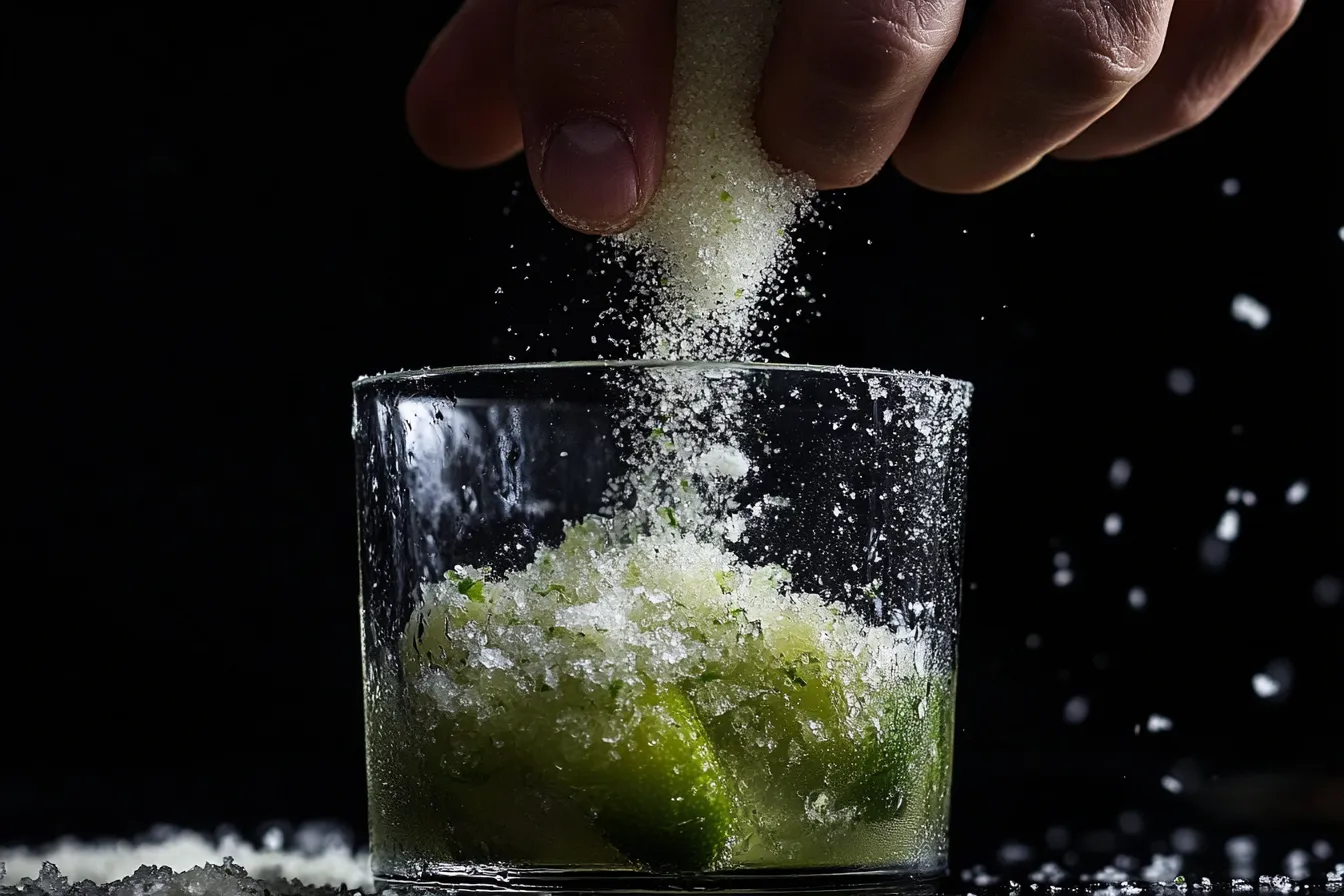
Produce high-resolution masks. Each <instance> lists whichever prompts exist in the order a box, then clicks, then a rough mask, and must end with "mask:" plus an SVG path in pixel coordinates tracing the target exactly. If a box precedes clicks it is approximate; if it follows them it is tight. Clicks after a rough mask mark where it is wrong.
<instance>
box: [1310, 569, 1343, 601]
mask: <svg viewBox="0 0 1344 896" xmlns="http://www.w3.org/2000/svg"><path fill="white" fill-rule="evenodd" d="M1341 594H1344V582H1341V581H1340V580H1339V577H1338V576H1331V575H1325V576H1321V577H1320V578H1319V579H1317V580H1316V581H1315V583H1314V584H1312V586H1311V596H1312V599H1313V600H1315V601H1316V604H1317V606H1321V607H1333V606H1336V605H1337V604H1338V603H1339V598H1340V596H1341Z"/></svg>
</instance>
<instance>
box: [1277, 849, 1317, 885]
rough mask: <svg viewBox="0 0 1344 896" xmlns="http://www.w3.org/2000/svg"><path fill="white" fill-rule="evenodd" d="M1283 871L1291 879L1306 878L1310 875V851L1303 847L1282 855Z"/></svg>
mask: <svg viewBox="0 0 1344 896" xmlns="http://www.w3.org/2000/svg"><path fill="white" fill-rule="evenodd" d="M1283 873H1284V874H1286V875H1288V876H1289V877H1291V878H1292V879H1293V880H1306V879H1307V878H1308V877H1310V876H1311V853H1309V852H1307V851H1306V850H1305V849H1294V850H1292V851H1291V852H1289V853H1288V855H1286V856H1284V857H1283Z"/></svg>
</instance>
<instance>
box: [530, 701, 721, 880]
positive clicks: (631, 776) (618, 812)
mask: <svg viewBox="0 0 1344 896" xmlns="http://www.w3.org/2000/svg"><path fill="white" fill-rule="evenodd" d="M617 712H621V713H629V714H630V723H629V725H628V727H626V733H625V735H624V736H623V737H622V738H621V739H620V740H619V741H618V742H617V743H614V744H611V745H607V744H601V743H600V744H597V745H595V746H594V747H593V749H592V750H591V751H590V752H588V753H587V754H585V755H584V756H583V757H581V758H580V759H579V760H577V761H571V762H569V763H567V764H566V765H564V766H563V767H561V768H559V769H557V771H558V783H559V784H560V785H561V786H562V787H563V788H564V789H565V790H566V791H567V795H568V796H569V798H570V799H572V800H573V801H574V802H575V803H578V804H581V805H585V806H587V807H588V808H590V809H591V811H592V813H593V817H594V818H595V820H596V823H597V826H598V828H599V829H600V830H601V831H602V832H603V833H605V834H606V836H607V838H608V839H609V840H610V841H611V842H612V843H613V844H615V845H616V847H617V848H619V849H620V850H621V852H622V853H624V854H625V855H626V856H627V857H628V858H629V859H630V860H631V861H634V862H636V863H638V864H640V865H644V866H648V867H652V868H675V869H679V870H704V869H710V868H713V867H714V866H715V865H716V864H718V863H719V862H721V861H722V860H723V858H724V857H725V853H726V850H727V847H728V845H729V841H730V837H731V835H732V833H733V829H734V809H733V803H732V800H731V799H730V795H729V793H728V790H727V788H726V786H725V781H724V777H723V770H722V769H721V767H720V766H719V763H718V761H717V759H716V758H715V755H714V750H713V747H712V746H711V745H710V741H709V737H708V736H707V735H706V733H705V729H704V726H703V725H701V723H700V720H699V719H698V718H697V717H696V714H695V709H694V707H693V706H692V705H691V702H690V701H689V700H688V699H687V697H686V695H685V694H684V693H682V692H681V691H680V690H679V689H677V688H675V687H666V686H656V685H652V684H650V685H648V686H646V687H645V689H644V692H643V693H642V694H640V695H638V696H636V697H634V698H632V699H629V700H628V701H620V702H619V704H618V709H617Z"/></svg>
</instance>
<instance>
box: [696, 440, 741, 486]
mask: <svg viewBox="0 0 1344 896" xmlns="http://www.w3.org/2000/svg"><path fill="white" fill-rule="evenodd" d="M698 466H699V468H700V470H701V471H702V472H704V473H707V474H709V475H712V476H726V477H728V478H729V479H741V478H742V477H744V476H746V475H747V473H748V472H749V471H750V470H751V461H749V460H747V456H746V455H745V454H743V453H742V452H741V451H740V450H739V449H737V448H734V447H733V446H731V445H714V446H712V447H711V448H710V449H709V450H708V451H706V452H705V453H704V454H702V455H700V458H699V463H698Z"/></svg>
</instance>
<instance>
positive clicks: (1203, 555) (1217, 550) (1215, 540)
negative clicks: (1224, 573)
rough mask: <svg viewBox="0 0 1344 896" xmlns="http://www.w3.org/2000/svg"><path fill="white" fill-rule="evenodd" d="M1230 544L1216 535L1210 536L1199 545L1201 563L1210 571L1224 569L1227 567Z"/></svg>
mask: <svg viewBox="0 0 1344 896" xmlns="http://www.w3.org/2000/svg"><path fill="white" fill-rule="evenodd" d="M1228 554H1229V548H1228V542H1226V541H1224V540H1222V539H1221V538H1219V537H1218V536H1217V535H1216V534H1212V533H1211V534H1209V535H1207V536H1205V538H1204V539H1203V540H1202V541H1200V543H1199V562H1200V563H1202V564H1204V566H1205V567H1207V568H1208V569H1222V568H1223V567H1224V566H1226V565H1227V558H1228Z"/></svg>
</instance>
